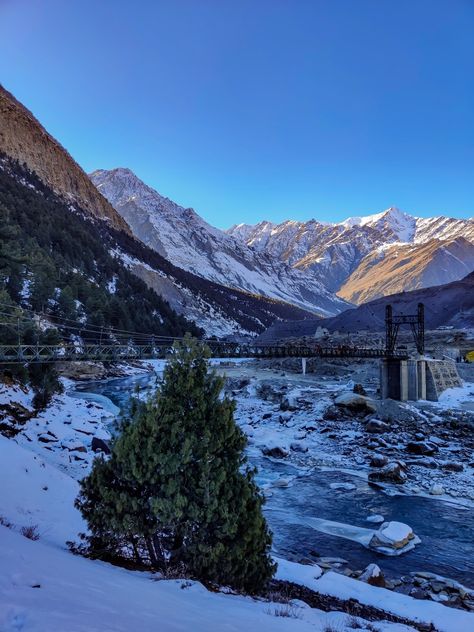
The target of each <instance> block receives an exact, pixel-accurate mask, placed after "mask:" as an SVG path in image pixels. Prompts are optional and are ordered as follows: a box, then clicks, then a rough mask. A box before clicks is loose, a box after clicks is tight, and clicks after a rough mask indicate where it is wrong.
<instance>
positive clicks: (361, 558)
mask: <svg viewBox="0 0 474 632" xmlns="http://www.w3.org/2000/svg"><path fill="white" fill-rule="evenodd" d="M156 379H157V376H156V375H155V374H145V375H143V374H138V375H132V376H129V377H124V378H117V379H110V380H101V381H96V382H87V383H81V384H78V385H77V386H76V387H75V388H74V389H73V390H72V391H71V392H70V394H71V395H74V396H76V397H81V398H87V399H94V400H95V401H98V402H100V403H101V404H102V405H104V406H106V407H108V408H109V410H112V412H115V413H116V412H117V410H118V409H120V410H122V411H124V410H126V408H127V406H128V404H129V402H130V396H131V395H133V394H134V393H135V392H136V388H137V386H138V387H139V388H140V389H141V390H142V391H143V390H144V389H147V388H149V387H150V386H153V385H154V383H155V382H156ZM116 407H118V408H116ZM248 457H249V461H250V463H251V464H252V465H255V466H256V467H257V468H258V475H257V480H258V482H259V483H260V484H261V485H264V484H265V483H268V482H270V481H272V480H275V479H278V478H281V477H287V478H289V479H291V482H290V484H289V485H288V486H287V487H282V488H277V487H272V494H271V496H270V497H269V498H268V499H267V502H266V505H265V514H266V517H267V520H268V523H269V525H270V528H271V529H272V531H273V547H274V551H275V553H276V554H277V555H279V556H280V557H286V558H288V559H293V560H300V559H302V558H308V559H316V557H317V556H318V555H319V556H325V557H341V558H344V559H345V560H347V561H348V562H349V566H350V567H351V568H353V569H357V568H359V569H363V568H365V567H366V566H367V565H368V564H369V563H371V562H375V563H377V564H378V565H379V566H380V567H381V568H382V570H383V572H384V573H385V574H386V576H388V577H393V578H395V577H400V576H401V575H407V574H409V573H410V572H412V571H426V572H432V573H436V574H439V575H442V576H445V577H449V578H451V579H455V580H457V581H459V582H461V583H462V584H464V585H466V586H469V587H471V588H474V562H473V560H474V510H473V509H470V508H463V507H459V506H457V505H455V504H453V503H449V502H446V501H442V500H439V499H435V498H424V497H420V496H416V497H414V496H405V495H401V494H399V495H391V494H388V493H386V492H383V491H381V490H379V489H376V488H374V487H372V486H369V485H368V483H367V481H366V480H365V478H364V477H361V476H357V475H352V474H348V473H344V472H341V471H322V470H312V471H309V472H308V471H299V470H297V469H296V468H294V467H293V466H292V465H291V464H287V463H285V462H283V461H277V460H274V459H268V458H265V457H263V456H262V455H261V454H260V452H259V450H256V449H250V450H249V452H248ZM334 483H350V484H351V485H348V486H347V489H339V490H335V489H333V488H331V484H334ZM373 513H376V514H381V515H382V516H384V518H385V519H386V520H397V521H399V522H405V523H407V524H409V525H410V526H411V527H412V529H413V531H414V532H415V533H416V534H417V535H418V536H419V537H420V538H421V544H419V545H418V546H416V547H415V549H414V550H412V551H410V552H408V553H405V554H403V555H400V556H397V557H387V556H384V555H382V554H379V553H376V552H374V551H372V550H369V549H368V548H366V547H365V546H363V544H362V543H361V542H363V541H364V538H365V537H366V531H367V530H368V529H373V528H374V525H371V524H370V523H369V522H367V520H366V518H367V516H369V515H370V514H373ZM375 528H376V527H375Z"/></svg>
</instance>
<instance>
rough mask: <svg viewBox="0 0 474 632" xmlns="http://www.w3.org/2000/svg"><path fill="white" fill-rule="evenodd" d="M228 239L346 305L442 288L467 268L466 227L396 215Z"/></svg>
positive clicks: (469, 236)
mask: <svg viewBox="0 0 474 632" xmlns="http://www.w3.org/2000/svg"><path fill="white" fill-rule="evenodd" d="M228 233H229V234H231V235H233V236H236V237H239V238H240V239H241V240H242V241H244V242H245V243H246V244H247V245H249V246H250V247H251V248H253V249H255V250H257V251H258V252H267V253H270V254H271V255H272V256H274V257H277V258H279V259H281V260H283V261H285V262H287V263H289V264H290V265H292V266H293V267H295V268H297V269H299V270H303V271H308V270H310V271H312V272H315V273H316V274H317V275H318V276H319V278H320V279H321V280H322V281H323V282H324V283H325V285H326V287H327V288H328V289H330V290H331V291H333V292H337V293H338V295H339V296H341V297H342V298H344V299H346V300H347V301H350V302H351V303H361V302H364V301H367V300H372V299H374V298H377V297H380V296H385V295H387V294H390V293H393V292H398V291H403V290H411V289H417V288H423V287H428V286H430V285H439V284H442V283H448V282H450V281H455V280H457V279H460V278H462V277H464V276H465V275H466V274H468V273H469V272H471V271H472V270H473V269H474V221H473V219H466V220H460V219H453V218H448V217H433V218H428V219H424V218H417V217H413V216H411V215H408V214H406V213H403V212H402V211H400V210H399V209H397V208H389V209H387V210H386V211H383V212H382V213H378V214H376V215H370V216H367V217H352V218H349V219H347V220H346V221H344V222H341V223H336V224H327V223H322V222H318V221H316V220H311V221H308V222H295V221H287V222H283V223H281V224H272V223H270V222H261V223H259V224H256V225H254V226H249V225H247V224H239V225H235V226H233V227H232V228H230V229H229V230H228Z"/></svg>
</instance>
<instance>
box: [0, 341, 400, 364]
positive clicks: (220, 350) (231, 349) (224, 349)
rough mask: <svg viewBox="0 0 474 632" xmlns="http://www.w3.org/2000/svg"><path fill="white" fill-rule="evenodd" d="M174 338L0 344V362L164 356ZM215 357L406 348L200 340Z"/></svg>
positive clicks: (338, 354)
mask: <svg viewBox="0 0 474 632" xmlns="http://www.w3.org/2000/svg"><path fill="white" fill-rule="evenodd" d="M173 343H174V340H173V339H170V340H169V341H167V342H165V343H163V342H160V343H153V344H139V345H135V344H128V345H124V344H115V345H106V344H83V345H70V344H66V345H54V346H53V345H0V363H1V364H18V363H22V362H66V361H76V362H78V361H81V360H92V361H101V362H120V361H125V360H152V359H164V358H166V357H167V356H169V354H170V353H171V349H172V346H173ZM202 343H203V344H205V345H206V346H208V347H209V348H210V350H211V354H212V356H213V357H215V358H290V357H294V358H386V357H395V358H399V359H402V358H406V357H407V352H406V351H394V352H393V353H389V352H388V351H387V350H386V349H380V348H360V347H351V346H349V345H342V346H332V347H321V346H319V345H298V344H251V343H245V344H239V343H232V342H218V341H214V340H203V341H202Z"/></svg>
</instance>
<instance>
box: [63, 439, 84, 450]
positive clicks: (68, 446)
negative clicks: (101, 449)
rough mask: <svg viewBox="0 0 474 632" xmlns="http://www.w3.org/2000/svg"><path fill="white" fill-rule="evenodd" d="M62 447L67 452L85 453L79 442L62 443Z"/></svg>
mask: <svg viewBox="0 0 474 632" xmlns="http://www.w3.org/2000/svg"><path fill="white" fill-rule="evenodd" d="M61 445H62V447H63V448H66V449H67V450H69V452H87V448H86V446H85V445H84V444H82V443H81V442H80V441H74V440H71V441H63V442H62V444H61Z"/></svg>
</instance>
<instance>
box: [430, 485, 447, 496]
mask: <svg viewBox="0 0 474 632" xmlns="http://www.w3.org/2000/svg"><path fill="white" fill-rule="evenodd" d="M444 493H445V490H444V487H443V486H442V485H439V484H437V483H435V484H434V485H432V486H431V487H430V494H431V495H432V496H442V495H443V494H444Z"/></svg>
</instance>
